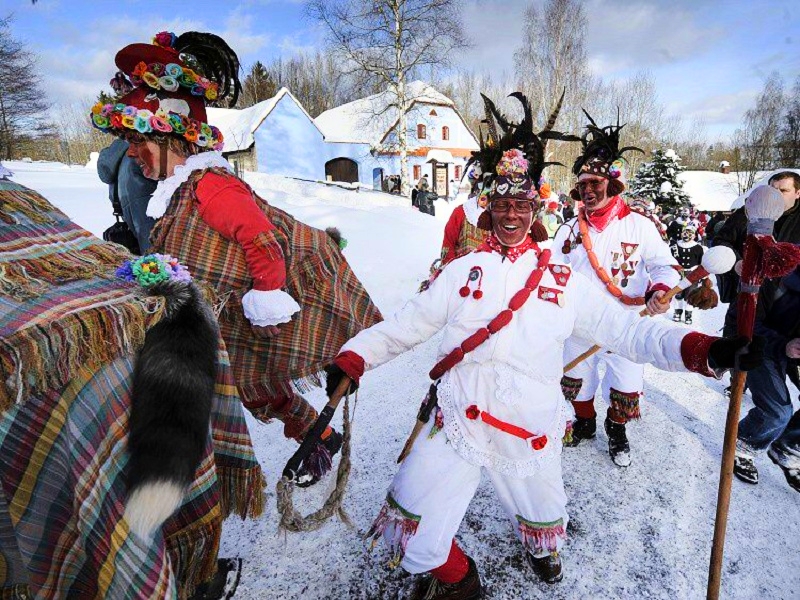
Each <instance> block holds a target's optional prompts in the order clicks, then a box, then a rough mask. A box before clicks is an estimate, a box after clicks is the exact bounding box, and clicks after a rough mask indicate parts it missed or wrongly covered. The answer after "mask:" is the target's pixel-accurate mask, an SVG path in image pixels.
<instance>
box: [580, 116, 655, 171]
mask: <svg viewBox="0 0 800 600" xmlns="http://www.w3.org/2000/svg"><path fill="white" fill-rule="evenodd" d="M583 114H585V115H586V118H587V119H589V124H588V125H587V126H586V132H585V133H584V134H583V136H582V137H581V138H580V141H581V143H582V144H583V152H582V153H581V155H580V156H578V158H577V159H576V160H575V164H574V165H573V167H572V172H573V173H574V174H575V175H580V174H581V173H590V174H592V175H599V176H600V177H605V178H607V179H618V178H619V177H621V176H622V161H623V160H624V158H623V156H622V155H623V154H624V153H625V152H627V151H629V150H636V151H637V152H641V153H642V154H644V150H642V149H641V148H637V147H636V146H625V147H624V148H620V147H619V135H620V131H622V128H623V127H625V125H620V124H619V109H617V124H616V125H607V126H605V127H600V126H598V125H597V123H596V122H595V120H594V119H593V118H592V117H591V115H589V113H588V112H586V109H583Z"/></svg>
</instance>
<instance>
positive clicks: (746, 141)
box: [732, 71, 785, 194]
mask: <svg viewBox="0 0 800 600" xmlns="http://www.w3.org/2000/svg"><path fill="white" fill-rule="evenodd" d="M784 105H785V102H784V94H783V80H782V79H781V77H780V75H779V74H778V72H777V71H776V72H773V73H772V74H771V75H770V76H769V77H768V78H767V81H766V82H765V83H764V89H763V90H761V93H760V94H759V95H758V97H757V98H756V102H755V106H753V108H751V109H750V110H748V111H747V112H746V113H745V115H744V121H743V123H742V127H741V128H739V129H737V130H736V132H735V133H734V145H735V150H736V152H735V153H734V156H733V158H734V160H733V161H732V166H733V168H734V169H735V170H736V172H737V173H738V177H739V193H740V194H742V193H744V192H745V191H747V190H748V189H750V188H751V187H753V184H754V183H755V180H756V177H757V175H758V172H759V171H767V170H769V169H773V168H775V167H776V166H777V159H778V153H777V141H778V135H779V131H780V126H781V118H782V116H783V113H784Z"/></svg>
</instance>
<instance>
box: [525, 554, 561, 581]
mask: <svg viewBox="0 0 800 600" xmlns="http://www.w3.org/2000/svg"><path fill="white" fill-rule="evenodd" d="M525 558H527V559H528V563H530V565H531V566H532V567H533V570H534V571H535V572H536V574H537V575H538V576H539V579H541V580H542V581H544V582H545V583H558V582H559V581H561V580H562V579H564V571H563V569H562V567H561V557H560V556H559V555H558V552H551V553H550V554H548V555H547V556H542V557H540V558H537V557H535V556H534V555H533V554H531V553H530V552H526V553H525Z"/></svg>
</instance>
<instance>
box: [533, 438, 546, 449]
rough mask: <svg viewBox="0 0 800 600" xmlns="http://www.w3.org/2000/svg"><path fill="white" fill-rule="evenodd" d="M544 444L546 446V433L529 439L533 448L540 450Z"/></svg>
mask: <svg viewBox="0 0 800 600" xmlns="http://www.w3.org/2000/svg"><path fill="white" fill-rule="evenodd" d="M545 446H547V436H546V435H543V436H540V437H536V438H533V439H532V440H531V447H532V448H533V449H534V450H541V449H542V448H544V447H545Z"/></svg>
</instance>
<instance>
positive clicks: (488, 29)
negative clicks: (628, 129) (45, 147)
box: [0, 0, 800, 136]
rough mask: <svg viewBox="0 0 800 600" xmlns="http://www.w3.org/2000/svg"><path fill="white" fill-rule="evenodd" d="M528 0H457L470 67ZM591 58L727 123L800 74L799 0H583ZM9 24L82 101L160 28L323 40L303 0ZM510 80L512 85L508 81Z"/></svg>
mask: <svg viewBox="0 0 800 600" xmlns="http://www.w3.org/2000/svg"><path fill="white" fill-rule="evenodd" d="M529 2H530V0H465V8H464V12H463V16H464V23H465V28H466V30H467V34H468V36H469V38H470V39H471V40H472V41H473V44H474V46H473V47H472V48H471V49H470V50H468V51H467V52H466V53H464V54H463V58H462V60H464V61H465V62H466V63H467V64H468V65H469V66H470V67H471V68H474V69H479V70H480V69H486V70H491V69H506V70H509V69H510V67H511V66H512V65H513V60H512V56H513V52H514V50H516V48H517V47H518V45H519V43H520V40H521V36H522V15H523V13H524V10H525V7H526V6H527V5H528V4H529ZM584 5H585V7H586V12H587V15H588V17H589V30H588V32H587V39H586V44H587V48H588V51H589V61H590V64H591V66H592V67H593V68H594V69H595V70H596V71H597V72H598V73H599V74H601V75H603V76H604V77H607V78H615V77H625V76H629V75H631V74H632V73H634V72H636V71H637V70H641V69H647V70H649V71H650V72H651V73H652V74H653V76H654V78H655V81H656V83H657V89H658V93H659V96H660V98H661V100H662V101H663V102H664V103H665V105H666V106H667V109H668V111H669V112H671V113H677V114H681V115H683V116H684V117H687V119H691V118H693V117H695V116H700V117H703V118H704V119H705V121H706V123H707V128H708V131H709V134H710V135H712V136H715V135H717V134H722V135H725V134H729V133H731V132H732V131H733V130H734V129H735V128H736V127H737V126H738V125H739V123H740V120H741V117H742V115H743V113H744V111H745V110H747V108H749V107H750V106H751V105H752V103H753V100H754V98H755V96H756V95H757V94H758V92H759V90H760V89H761V86H762V85H763V82H764V79H765V78H766V76H767V75H769V73H770V72H771V71H773V70H778V71H780V72H781V73H782V74H783V75H784V78H785V80H786V81H787V84H789V85H790V84H791V83H793V81H794V79H795V78H796V77H797V76H798V75H800V2H797V1H792V0H773V1H768V0H753V1H744V0H737V1H730V0H729V1H724V0H722V1H719V0H718V1H715V2H712V1H707V0H693V1H688V0H671V1H665V0H635V1H621V0H616V1H615V0H586V1H585V2H584ZM10 13H13V14H14V16H15V22H14V25H13V27H14V33H15V35H16V36H17V37H19V38H21V39H23V40H25V41H26V42H28V44H29V45H30V47H31V48H32V49H33V50H35V51H36V52H37V53H38V54H39V55H40V57H41V59H40V67H41V69H42V72H43V74H44V79H45V84H44V87H45V89H46V91H47V93H48V94H49V96H50V98H51V100H54V101H58V100H68V101H70V102H80V101H84V100H88V99H91V98H93V97H94V96H95V95H96V93H97V91H98V90H99V89H102V88H104V87H106V83H107V81H108V80H109V79H110V77H111V76H112V75H113V73H114V65H113V57H114V53H115V52H116V51H117V50H118V49H119V48H121V47H122V46H124V45H125V44H127V43H130V42H133V41H139V42H143V41H149V39H150V38H151V37H152V35H153V34H154V33H155V32H157V31H161V30H165V29H167V30H172V31H175V32H177V33H181V32H183V31H187V30H190V29H194V30H198V31H212V32H214V33H217V34H219V35H221V36H223V37H224V38H225V39H226V40H228V42H229V43H230V44H231V46H232V47H233V48H234V50H236V51H237V53H238V54H239V56H240V58H241V60H242V63H243V65H244V66H245V67H247V66H249V65H250V64H252V63H253V62H254V61H255V60H258V59H260V60H262V61H265V62H266V61H268V60H270V59H271V58H273V57H275V56H279V55H282V54H283V55H287V56H288V55H289V54H291V53H292V52H293V51H295V50H297V49H313V48H317V47H321V45H322V37H323V36H322V32H321V31H320V30H319V28H318V27H317V26H316V25H315V24H314V23H311V22H309V21H307V20H305V19H304V18H303V16H302V1H301V0H245V1H241V2H219V1H212V0H194V1H191V2H188V1H185V0H169V1H162V2H158V3H155V2H144V1H139V0H123V1H121V2H119V1H118V2H110V1H106V0H102V1H100V0H98V1H95V2H86V1H83V0H39V2H38V3H37V4H36V5H35V6H31V4H30V1H29V0H0V16H4V15H8V14H10ZM509 91H511V90H509Z"/></svg>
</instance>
